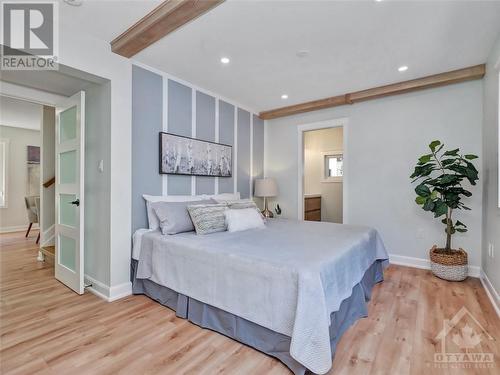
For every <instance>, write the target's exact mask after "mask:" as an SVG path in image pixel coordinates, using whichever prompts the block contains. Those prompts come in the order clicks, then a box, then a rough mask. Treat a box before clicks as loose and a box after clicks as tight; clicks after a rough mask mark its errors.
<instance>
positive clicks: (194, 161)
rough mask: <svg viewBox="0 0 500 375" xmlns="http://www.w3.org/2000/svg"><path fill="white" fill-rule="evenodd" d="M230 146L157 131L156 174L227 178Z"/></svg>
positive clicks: (229, 165)
mask: <svg viewBox="0 0 500 375" xmlns="http://www.w3.org/2000/svg"><path fill="white" fill-rule="evenodd" d="M231 158H232V147H231V146H229V145H223V144H220V143H214V142H208V141H201V140H199V139H194V138H189V137H183V136H179V135H174V134H169V133H164V132H160V173H162V174H180V175H190V176H212V177H231V171H232V164H231V163H232V160H231Z"/></svg>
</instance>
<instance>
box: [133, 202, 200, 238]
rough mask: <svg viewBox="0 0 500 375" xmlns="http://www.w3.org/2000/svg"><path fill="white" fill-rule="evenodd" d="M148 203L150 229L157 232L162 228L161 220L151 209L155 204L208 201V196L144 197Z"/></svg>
mask: <svg viewBox="0 0 500 375" xmlns="http://www.w3.org/2000/svg"><path fill="white" fill-rule="evenodd" d="M142 197H143V198H144V199H145V201H146V210H147V215H148V223H149V229H152V230H156V229H158V228H160V220H159V219H158V216H156V213H155V211H154V209H153V207H151V206H152V205H151V203H154V202H194V201H202V200H205V199H207V197H208V196H207V195H147V194H144V195H143V196H142Z"/></svg>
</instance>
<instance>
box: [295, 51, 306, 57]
mask: <svg viewBox="0 0 500 375" xmlns="http://www.w3.org/2000/svg"><path fill="white" fill-rule="evenodd" d="M296 55H297V57H307V56H309V51H308V50H306V49H301V50H300V51H297V53H296Z"/></svg>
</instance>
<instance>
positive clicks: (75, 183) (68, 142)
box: [55, 91, 85, 294]
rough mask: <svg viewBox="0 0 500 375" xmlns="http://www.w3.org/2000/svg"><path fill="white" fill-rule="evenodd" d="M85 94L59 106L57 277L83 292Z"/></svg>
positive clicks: (57, 111) (76, 290)
mask: <svg viewBox="0 0 500 375" xmlns="http://www.w3.org/2000/svg"><path fill="white" fill-rule="evenodd" d="M84 114H85V93H84V92H83V91H82V92H79V93H78V94H76V95H74V96H72V97H71V98H68V99H67V100H66V101H65V102H64V103H61V105H60V106H58V107H57V108H56V224H55V236H56V262H55V276H56V279H58V280H59V281H61V282H62V283H64V284H66V285H67V286H68V287H70V288H71V289H73V290H74V291H75V292H77V293H78V294H83V292H84V285H83V266H84V261H83V260H84V259H83V255H84V254H83V251H84V238H83V224H84V209H83V202H84V200H83V192H84V190H83V186H84V181H83V178H84V160H85V159H84V150H85V146H84V140H85V126H84V125H85V116H84Z"/></svg>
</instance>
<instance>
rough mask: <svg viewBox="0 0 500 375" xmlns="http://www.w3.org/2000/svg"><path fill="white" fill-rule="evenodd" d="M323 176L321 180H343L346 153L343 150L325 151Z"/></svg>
mask: <svg viewBox="0 0 500 375" xmlns="http://www.w3.org/2000/svg"><path fill="white" fill-rule="evenodd" d="M322 162H323V164H322V169H323V178H322V180H321V182H342V177H343V175H344V155H343V153H342V151H328V152H323V161H322Z"/></svg>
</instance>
